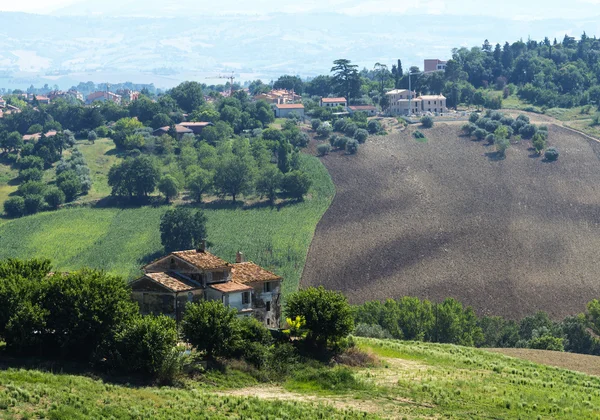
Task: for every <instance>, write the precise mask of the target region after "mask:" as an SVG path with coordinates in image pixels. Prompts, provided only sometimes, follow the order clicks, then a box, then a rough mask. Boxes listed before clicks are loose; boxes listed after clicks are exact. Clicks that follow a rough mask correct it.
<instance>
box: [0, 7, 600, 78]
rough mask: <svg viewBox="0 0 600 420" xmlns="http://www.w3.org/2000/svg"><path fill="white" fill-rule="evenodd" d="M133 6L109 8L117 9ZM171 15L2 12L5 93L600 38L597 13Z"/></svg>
mask: <svg viewBox="0 0 600 420" xmlns="http://www.w3.org/2000/svg"><path fill="white" fill-rule="evenodd" d="M186 1H187V2H188V3H189V1H188V0H186ZM132 2H134V0H122V1H119V2H116V1H113V0H111V1H108V2H103V4H106V5H107V8H108V9H107V10H112V9H111V8H117V7H118V6H119V5H121V6H123V5H124V7H125V8H126V6H127V4H128V3H132ZM225 3H227V2H225ZM183 4H184V5H185V4H187V3H185V2H184V3H183ZM73 7H75V6H72V7H71V9H69V11H70V14H73V15H77V14H81V13H84V12H85V11H86V9H85V7H90V6H89V4H88V5H87V6H85V7H84V6H80V7H81V8H82V9H81V10H78V9H76V8H75V9H73ZM78 7H79V6H78ZM143 12H148V14H151V13H150V12H152V13H153V11H152V10H150V11H141V12H140V14H144V13H143ZM174 16H175V17H164V18H156V17H153V18H149V17H141V16H137V17H135V16H134V17H107V16H105V15H98V14H91V15H88V16H85V17H82V16H71V15H68V16H67V15H65V16H54V15H34V14H26V13H6V12H5V13H0V88H2V87H4V88H17V87H18V88H26V87H28V86H29V85H31V84H33V85H35V86H41V85H43V84H45V83H47V84H49V85H50V86H52V85H54V84H57V85H58V86H59V87H60V88H68V87H70V86H71V85H75V84H77V83H79V82H80V81H83V82H86V81H94V82H110V83H118V82H125V81H133V82H137V83H154V84H155V85H156V86H157V87H164V88H168V87H171V86H173V85H175V84H177V83H179V82H181V81H183V80H192V79H193V80H199V81H202V82H206V83H211V84H213V83H218V82H219V80H209V79H206V78H207V77H210V76H216V75H218V74H219V73H226V72H232V71H233V72H234V73H235V75H236V77H237V78H238V79H237V80H241V81H244V80H250V79H256V78H262V79H263V80H265V81H269V80H272V79H275V78H277V77H278V76H279V75H281V74H294V75H300V76H301V77H311V76H315V75H318V74H323V73H328V72H329V69H330V68H331V63H332V61H333V60H335V59H337V58H348V59H350V60H352V61H353V62H355V63H356V64H359V65H360V66H361V67H363V66H365V67H367V68H372V67H373V64H374V63H376V62H382V63H388V65H389V66H391V64H393V63H395V62H396V60H397V59H398V58H400V59H402V62H403V64H404V67H405V68H408V66H410V65H418V66H420V67H422V65H423V61H422V60H423V59H424V58H440V59H445V58H449V57H450V56H451V51H452V49H453V48H455V47H461V46H466V47H471V46H473V45H481V44H482V43H483V41H484V40H485V39H489V41H490V42H491V43H493V44H495V43H496V42H500V43H504V41H509V42H513V41H515V40H517V39H519V38H523V39H527V38H528V37H529V36H530V37H531V38H533V39H538V40H539V39H543V37H544V36H549V37H551V38H554V37H557V38H559V39H562V37H564V35H565V34H566V33H567V34H569V35H573V36H579V35H580V34H581V33H582V32H583V31H586V32H587V34H588V35H590V36H593V35H594V34H600V23H599V22H600V19H598V18H597V17H594V18H592V17H590V18H589V19H580V20H576V21H573V20H571V21H566V20H561V19H554V20H532V21H525V20H510V19H502V18H493V17H480V16H456V15H451V16H449V15H446V16H438V15H407V16H398V15H387V16H386V15H371V16H351V15H348V14H336V13H320V12H306V13H294V14H292V13H287V14H286V13H278V14H268V15H255V16H252V15H222V16H218V15H207V16H199V15H198V14H197V13H190V14H189V16H181V8H179V9H177V13H174Z"/></svg>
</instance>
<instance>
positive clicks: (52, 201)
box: [44, 187, 66, 210]
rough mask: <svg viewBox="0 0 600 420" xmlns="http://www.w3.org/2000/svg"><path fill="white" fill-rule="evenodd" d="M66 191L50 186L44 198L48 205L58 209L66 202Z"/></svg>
mask: <svg viewBox="0 0 600 420" xmlns="http://www.w3.org/2000/svg"><path fill="white" fill-rule="evenodd" d="M65 198H66V197H65V193H64V192H62V190H61V189H60V188H58V187H51V188H48V190H47V191H46V194H44V200H45V201H46V204H48V207H50V208H51V209H54V210H56V209H57V208H58V207H59V206H60V205H61V204H63V203H64V202H65Z"/></svg>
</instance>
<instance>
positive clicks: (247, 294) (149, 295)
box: [131, 245, 282, 328]
mask: <svg viewBox="0 0 600 420" xmlns="http://www.w3.org/2000/svg"><path fill="white" fill-rule="evenodd" d="M142 270H143V272H144V275H143V276H142V277H140V278H139V279H137V280H135V281H133V282H132V283H131V287H132V297H133V299H134V300H135V301H136V302H137V303H138V304H139V306H140V310H141V312H142V313H143V314H164V315H168V316H170V317H172V318H175V319H176V320H177V321H180V320H181V318H182V316H183V313H184V311H185V305H186V304H187V303H188V302H199V301H201V300H216V301H220V302H223V304H224V305H225V306H229V307H230V308H234V309H236V310H237V311H238V316H240V317H254V318H256V319H258V320H259V321H260V322H262V323H263V324H264V325H265V326H266V327H268V328H279V320H280V317H281V282H282V278H281V277H279V276H278V275H276V274H274V273H272V272H270V271H267V270H265V269H264V268H262V267H260V266H258V265H256V264H254V263H253V262H246V261H244V256H243V254H242V253H240V252H238V253H237V255H236V262H235V263H234V264H231V263H229V262H227V261H225V260H223V259H221V258H219V257H217V256H216V255H213V254H211V253H210V252H208V251H207V250H206V249H205V248H204V245H203V246H201V247H200V248H199V249H197V250H196V249H192V250H188V251H177V252H172V253H170V254H168V255H166V256H164V257H161V258H159V259H157V260H155V261H153V262H151V263H149V264H148V265H146V266H144V267H143V268H142Z"/></svg>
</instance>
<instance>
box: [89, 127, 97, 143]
mask: <svg viewBox="0 0 600 420" xmlns="http://www.w3.org/2000/svg"><path fill="white" fill-rule="evenodd" d="M87 139H88V140H89V141H91V142H95V141H96V140H97V139H98V135H97V134H96V132H95V131H94V130H90V131H89V132H88V135H87Z"/></svg>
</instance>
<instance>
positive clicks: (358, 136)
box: [354, 128, 369, 144]
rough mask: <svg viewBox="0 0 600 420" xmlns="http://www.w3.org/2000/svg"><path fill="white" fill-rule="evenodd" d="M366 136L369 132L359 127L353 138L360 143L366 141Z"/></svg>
mask: <svg viewBox="0 0 600 420" xmlns="http://www.w3.org/2000/svg"><path fill="white" fill-rule="evenodd" d="M367 138H369V132H368V131H367V130H365V129H364V128H359V129H358V130H356V132H355V133H354V140H356V141H357V142H359V143H360V144H363V143H364V142H366V141H367Z"/></svg>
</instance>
